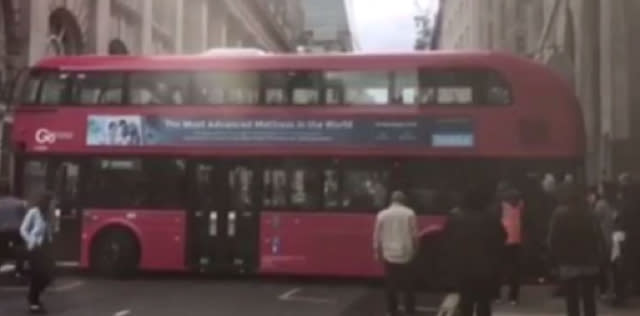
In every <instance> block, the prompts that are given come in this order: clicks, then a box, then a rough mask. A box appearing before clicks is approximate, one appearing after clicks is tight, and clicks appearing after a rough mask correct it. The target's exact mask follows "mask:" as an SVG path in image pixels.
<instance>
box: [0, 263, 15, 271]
mask: <svg viewBox="0 0 640 316" xmlns="http://www.w3.org/2000/svg"><path fill="white" fill-rule="evenodd" d="M15 269H16V266H15V265H13V264H5V265H2V266H0V273H9V272H11V271H13V270H15Z"/></svg>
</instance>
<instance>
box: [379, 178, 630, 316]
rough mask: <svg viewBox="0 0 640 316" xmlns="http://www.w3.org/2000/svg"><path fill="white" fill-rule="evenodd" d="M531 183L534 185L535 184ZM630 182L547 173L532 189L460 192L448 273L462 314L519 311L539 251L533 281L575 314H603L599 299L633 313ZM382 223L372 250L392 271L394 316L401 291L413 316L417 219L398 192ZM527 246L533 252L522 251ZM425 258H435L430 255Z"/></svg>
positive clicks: (448, 238)
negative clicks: (500, 307) (503, 305)
mask: <svg viewBox="0 0 640 316" xmlns="http://www.w3.org/2000/svg"><path fill="white" fill-rule="evenodd" d="M530 183H531V182H530ZM637 188H638V187H637V185H636V184H635V183H634V181H633V180H632V179H631V177H630V175H629V174H621V175H620V176H619V177H618V179H617V181H615V182H613V181H612V182H602V183H600V184H599V185H597V186H593V187H585V186H584V185H581V184H579V183H577V182H576V181H575V180H574V178H573V177H572V176H571V175H567V176H565V178H564V179H563V180H562V181H556V180H555V177H554V176H553V175H551V174H547V175H546V176H545V177H543V179H540V181H539V182H537V184H534V185H529V186H527V185H522V186H521V187H517V186H516V185H513V184H511V183H509V182H507V181H501V182H500V183H499V184H498V186H497V190H496V191H495V192H491V191H488V189H487V187H486V186H470V187H469V188H466V189H463V190H461V191H462V192H460V193H461V194H460V198H459V199H458V201H457V203H456V205H457V206H456V207H454V208H453V209H452V210H451V212H450V216H449V220H448V221H447V224H446V225H445V227H444V229H443V231H442V237H443V238H442V240H443V247H442V249H443V251H441V252H439V253H438V255H439V256H443V257H445V258H446V259H444V260H445V261H446V263H445V264H444V266H446V267H447V269H448V270H450V271H448V274H449V275H452V276H453V279H454V281H453V282H454V284H455V290H456V292H457V293H458V294H459V297H460V301H459V304H458V309H459V311H460V314H461V315H462V316H472V315H478V316H487V315H492V303H494V302H497V303H500V302H502V299H503V296H502V291H501V288H502V286H503V285H506V286H507V288H508V293H507V297H506V298H507V301H508V303H509V304H511V305H514V306H517V305H518V302H519V300H520V285H521V283H522V282H523V281H524V280H526V279H525V278H524V273H523V270H524V266H525V265H524V264H523V262H524V261H525V258H526V260H529V257H527V252H530V249H534V251H536V252H537V253H538V254H539V255H538V256H537V257H538V258H539V259H538V260H537V261H536V260H533V263H531V262H529V263H530V266H533V267H534V269H528V271H527V272H528V273H527V274H528V275H530V276H531V275H533V276H534V277H535V278H537V279H538V280H540V281H542V280H551V281H552V282H554V284H555V290H554V293H549V294H550V295H554V296H563V297H564V298H565V300H566V313H567V315H569V316H578V315H586V316H594V315H597V308H596V306H597V301H601V302H602V303H604V304H608V305H611V306H612V307H615V308H625V306H626V305H627V299H628V298H629V297H630V296H631V295H632V294H634V293H638V291H639V290H640V274H639V272H640V270H639V269H638V267H639V266H640V253H639V252H638V249H639V247H638V245H639V243H640V210H639V209H638V208H639V207H640V204H639V201H640V200H638V198H637V196H638V194H637V193H638V192H639V191H638V189H637ZM391 200H392V202H391V205H390V206H389V207H388V208H387V209H385V210H383V211H381V212H380V213H379V214H378V216H377V220H376V224H375V229H374V231H375V232H374V237H373V247H374V251H375V253H376V258H377V259H378V260H380V261H381V262H383V263H384V265H385V272H386V283H385V284H386V293H387V295H386V296H387V305H388V314H389V315H398V297H397V296H398V294H399V293H403V296H404V299H405V301H404V304H405V306H406V312H407V314H408V315H413V314H414V313H415V294H414V282H413V279H414V277H413V276H412V274H413V273H415V272H414V271H415V269H420V267H414V266H413V258H414V256H415V254H416V251H417V249H418V248H419V245H418V243H419V240H420V237H419V232H418V229H417V224H416V216H415V213H414V211H413V210H411V208H409V207H408V206H407V203H406V196H405V194H404V193H403V192H400V191H396V192H394V193H393V194H392V196H391ZM525 245H526V248H528V250H527V251H525V250H524V248H525ZM426 255H427V256H428V255H429V254H426Z"/></svg>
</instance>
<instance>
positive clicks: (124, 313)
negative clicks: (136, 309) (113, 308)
mask: <svg viewBox="0 0 640 316" xmlns="http://www.w3.org/2000/svg"><path fill="white" fill-rule="evenodd" d="M129 314H131V310H129V309H123V310H121V311H119V312H117V313H115V314H113V316H127V315H129Z"/></svg>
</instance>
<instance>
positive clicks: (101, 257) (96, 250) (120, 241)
mask: <svg viewBox="0 0 640 316" xmlns="http://www.w3.org/2000/svg"><path fill="white" fill-rule="evenodd" d="M139 261H140V246H139V244H138V240H137V238H136V236H135V235H134V234H133V232H131V231H130V230H129V229H126V228H119V227H118V228H108V229H106V230H105V231H103V232H101V233H100V234H99V235H98V236H97V237H96V239H95V242H94V243H93V246H92V247H91V267H92V269H93V271H94V272H95V273H97V274H99V275H102V276H106V277H114V278H122V277H128V276H131V275H132V274H133V273H134V272H135V271H136V270H137V268H138V263H139Z"/></svg>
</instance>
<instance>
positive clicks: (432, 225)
mask: <svg viewBox="0 0 640 316" xmlns="http://www.w3.org/2000/svg"><path fill="white" fill-rule="evenodd" d="M374 221H375V215H372V214H331V213H325V214H321V213H315V214H314V213H287V212H268V211H267V212H263V213H262V218H261V227H260V233H261V236H260V240H261V243H260V273H264V274H296V275H331V276H349V277H373V276H380V275H382V271H383V270H382V265H381V264H379V263H378V262H376V261H375V260H374V254H373V250H372V236H373V225H374ZM443 222H444V218H442V217H421V218H420V219H419V226H420V230H424V229H439V228H440V227H441V226H442V223H443Z"/></svg>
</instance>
